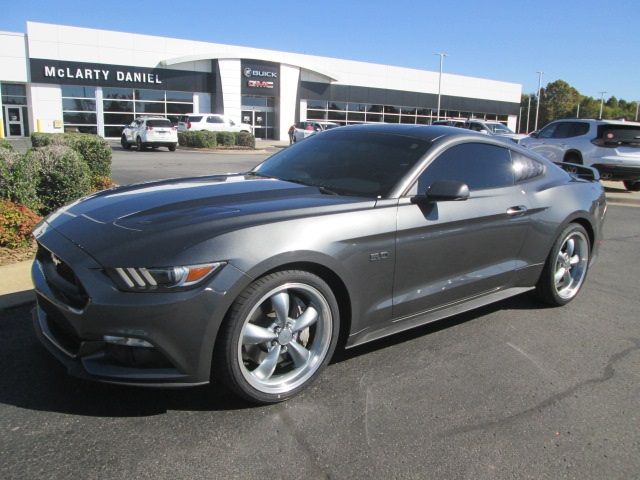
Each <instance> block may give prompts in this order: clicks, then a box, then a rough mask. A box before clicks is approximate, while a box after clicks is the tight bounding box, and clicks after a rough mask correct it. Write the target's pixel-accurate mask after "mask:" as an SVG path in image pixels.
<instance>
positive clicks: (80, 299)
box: [36, 244, 89, 309]
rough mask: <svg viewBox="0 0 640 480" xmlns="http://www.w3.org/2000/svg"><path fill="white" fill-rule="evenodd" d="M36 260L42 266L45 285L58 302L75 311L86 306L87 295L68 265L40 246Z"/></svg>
mask: <svg viewBox="0 0 640 480" xmlns="http://www.w3.org/2000/svg"><path fill="white" fill-rule="evenodd" d="M36 259H37V260H38V261H39V262H40V264H41V265H42V271H43V272H44V276H45V278H46V280H47V284H48V285H49V287H50V288H51V291H52V292H53V294H54V295H55V296H56V298H57V299H58V300H60V301H61V302H62V303H64V304H66V305H69V306H71V307H73V308H76V309H82V308H84V307H85V306H86V305H87V303H88V301H89V295H87V292H86V291H85V289H84V287H83V286H82V283H80V279H79V278H78V277H77V276H76V274H75V273H74V272H73V269H72V268H71V267H70V266H69V265H67V264H66V263H65V262H64V261H63V260H62V259H60V258H59V257H58V256H56V255H55V254H54V253H52V252H51V251H49V250H48V249H46V248H45V247H43V246H42V245H40V244H38V252H37V253H36Z"/></svg>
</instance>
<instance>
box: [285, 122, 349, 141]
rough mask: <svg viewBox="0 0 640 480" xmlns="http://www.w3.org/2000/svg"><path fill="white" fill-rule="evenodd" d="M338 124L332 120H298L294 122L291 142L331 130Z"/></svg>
mask: <svg viewBox="0 0 640 480" xmlns="http://www.w3.org/2000/svg"><path fill="white" fill-rule="evenodd" d="M339 126H340V125H339V124H338V123H334V122H317V121H313V120H307V121H304V122H298V123H296V124H295V129H294V131H293V142H294V143H295V142H299V141H300V140H304V139H305V138H307V137H310V136H312V135H315V134H316V133H320V132H324V131H325V130H331V129H332V128H336V127H339Z"/></svg>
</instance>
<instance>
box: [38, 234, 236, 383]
mask: <svg viewBox="0 0 640 480" xmlns="http://www.w3.org/2000/svg"><path fill="white" fill-rule="evenodd" d="M38 241H39V243H40V245H41V251H42V252H44V256H43V255H42V254H41V253H39V255H38V257H37V258H36V260H35V262H34V264H33V267H32V278H33V283H34V286H35V291H36V299H37V305H36V307H35V309H34V311H33V324H34V328H35V331H36V335H37V336H38V338H39V339H40V341H41V342H42V343H43V344H44V346H45V347H46V348H47V349H48V350H49V351H50V352H51V353H52V354H53V355H54V356H55V357H56V358H57V359H58V360H59V361H61V362H62V363H63V364H64V365H65V366H66V368H67V370H68V372H69V374H71V375H74V376H77V377H81V378H87V379H92V380H99V381H104V382H109V383H119V384H129V385H138V386H154V387H171V386H173V387H178V386H192V385H200V384H205V383H207V382H209V379H210V373H211V358H212V353H213V347H214V344H215V339H216V335H217V332H218V328H219V327H220V324H221V323H222V321H223V319H224V316H225V314H226V311H227V310H228V308H229V306H230V304H231V302H232V301H233V298H235V297H236V295H237V293H236V289H237V290H238V291H239V290H241V289H242V288H243V286H244V285H245V284H246V280H247V277H246V276H245V275H244V274H243V273H242V272H241V271H240V270H238V269H236V268H235V267H233V266H232V265H226V266H225V267H224V268H223V269H222V270H221V271H220V272H218V273H217V274H216V275H215V276H214V277H213V278H212V279H211V280H209V282H207V284H206V285H204V286H203V287H201V288H198V289H195V290H189V291H182V292H178V291H176V292H168V293H138V292H122V291H119V290H117V289H116V288H115V286H113V284H112V282H111V280H110V279H109V278H108V277H107V276H106V274H104V273H103V271H102V268H101V267H100V266H99V265H98V264H97V263H96V262H95V260H93V258H92V257H90V256H89V255H87V254H86V253H85V252H84V251H83V250H82V249H80V248H79V247H77V246H75V245H73V244H72V243H71V242H70V241H68V240H67V239H66V238H65V237H63V236H62V235H61V234H59V233H58V232H57V231H55V230H53V229H49V230H48V231H47V232H46V233H45V234H44V235H43V236H42V237H40V238H38ZM49 252H54V253H55V256H56V259H57V262H62V263H56V267H55V268H58V267H59V265H63V268H65V269H66V272H67V276H69V275H70V274H69V273H68V272H69V271H73V274H74V275H75V280H74V281H76V283H77V284H78V285H81V290H82V295H78V296H77V297H74V296H73V295H70V294H68V291H66V293H67V294H66V293H65V290H64V285H62V284H61V280H60V279H59V278H53V277H54V276H55V275H56V273H55V271H52V267H51V265H48V264H47V262H46V255H49V254H50V253H49ZM61 287H62V288H61ZM105 335H107V336H116V337H126V338H135V339H139V340H144V341H146V342H148V343H149V344H150V345H151V346H152V347H140V346H133V347H130V346H122V345H114V344H112V343H108V342H105V340H104V336H105Z"/></svg>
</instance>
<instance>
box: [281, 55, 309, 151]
mask: <svg viewBox="0 0 640 480" xmlns="http://www.w3.org/2000/svg"><path fill="white" fill-rule="evenodd" d="M299 78H300V69H299V68H298V67H292V66H290V65H281V66H280V125H279V127H280V140H289V133H288V132H289V127H290V126H291V124H293V122H295V118H296V96H297V95H298V80H299ZM305 113H306V110H305Z"/></svg>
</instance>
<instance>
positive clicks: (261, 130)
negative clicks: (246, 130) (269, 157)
mask: <svg viewBox="0 0 640 480" xmlns="http://www.w3.org/2000/svg"><path fill="white" fill-rule="evenodd" d="M242 123H248V124H249V125H251V133H253V135H254V136H255V137H256V138H262V139H267V138H273V124H274V119H273V112H272V111H268V110H259V109H254V110H242Z"/></svg>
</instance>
